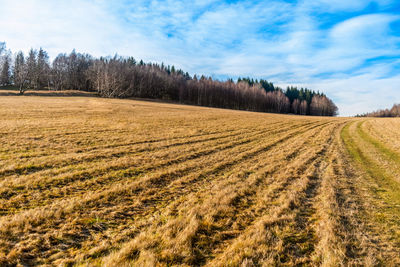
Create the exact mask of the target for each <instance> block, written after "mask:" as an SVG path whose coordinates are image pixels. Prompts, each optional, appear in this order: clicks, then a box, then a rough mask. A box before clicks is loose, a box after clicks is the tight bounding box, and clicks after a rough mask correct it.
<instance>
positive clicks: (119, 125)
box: [0, 95, 400, 266]
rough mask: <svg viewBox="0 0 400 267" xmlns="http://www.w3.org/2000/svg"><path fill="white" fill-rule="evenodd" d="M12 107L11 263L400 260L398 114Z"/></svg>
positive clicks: (7, 143) (22, 100)
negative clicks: (338, 115) (359, 115)
mask: <svg viewBox="0 0 400 267" xmlns="http://www.w3.org/2000/svg"><path fill="white" fill-rule="evenodd" d="M0 99H1V105H0V140H1V148H0V266H15V265H18V264H20V265H27V266H31V265H49V266H53V265H61V266H64V265H65V266H87V265H88V266H124V265H126V266H130V265H133V266H165V265H182V266H192V265H195V266H198V265H205V266H260V265H264V266H271V265H272V266H273V265H286V266H292V265H313V266H315V265H323V266H340V265H342V266H348V265H373V266H375V265H382V266H396V265H399V264H400V131H399V129H400V120H399V119H356V118H323V117H303V116H290V115H276V114H265V113H253V112H244V111H232V110H222V109H211V108H202V107H194V106H184V105H173V104H162V103H155V102H145V101H136V100H118V99H101V98H95V97H56V96H52V97H49V96H47V97H46V96H9V95H7V96H0Z"/></svg>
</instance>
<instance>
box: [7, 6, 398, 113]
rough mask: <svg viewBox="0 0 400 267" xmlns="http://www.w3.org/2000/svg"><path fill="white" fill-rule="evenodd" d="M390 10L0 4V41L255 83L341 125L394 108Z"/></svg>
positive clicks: (394, 29) (394, 19) (394, 42)
mask: <svg viewBox="0 0 400 267" xmlns="http://www.w3.org/2000/svg"><path fill="white" fill-rule="evenodd" d="M399 7H400V5H399V4H397V3H396V1H390V0H380V1H365V0H355V1H344V0H337V1H328V0H316V1H311V0H299V1H283V0H282V1H278V0H275V1H274V0H273V1H213V0H195V1H190V3H188V1H181V0H175V1H172V0H164V1H161V0H153V1H141V0H137V1H101V0H97V1H89V0H86V1H85V0H82V1H78V0H72V1H65V0H60V1H50V0H37V1H33V0H21V1H5V0H0V29H2V30H1V34H0V38H1V39H3V40H4V41H6V42H7V46H8V47H9V48H11V49H12V50H13V51H17V50H23V51H25V52H26V51H27V50H28V49H29V48H30V47H40V46H41V47H43V48H44V49H46V50H47V51H48V52H49V54H50V55H51V57H55V56H56V55H57V53H59V52H67V51H71V50H72V49H73V48H76V49H77V50H78V51H82V52H88V53H91V54H93V55H95V56H100V55H113V54H115V53H118V54H121V55H132V56H134V57H136V58H140V59H143V60H145V61H157V62H162V61H163V62H166V63H168V64H174V65H176V66H178V67H180V68H183V69H184V70H188V71H189V72H191V73H199V74H206V75H211V76H213V77H216V78H221V79H223V78H226V77H234V78H236V77H238V76H253V77H258V78H265V79H269V80H271V81H273V82H274V83H276V84H278V85H281V86H286V85H288V84H295V85H299V86H308V87H310V88H313V89H315V90H321V91H324V92H327V94H328V95H329V96H330V97H332V98H333V99H334V101H335V102H336V103H337V104H338V106H339V109H340V114H341V115H354V114H356V113H361V112H367V111H370V110H371V109H376V108H381V107H385V106H390V105H391V104H393V103H392V102H393V101H400V98H399V95H400V93H399V92H398V89H399V88H398V85H399V84H400V83H399V80H400V76H399V74H398V73H399V72H398V71H399V70H400V63H399V59H400V30H399V28H400V27H399V25H400V16H398V15H397V14H399V12H398V11H399V9H400V8H399Z"/></svg>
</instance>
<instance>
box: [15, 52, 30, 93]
mask: <svg viewBox="0 0 400 267" xmlns="http://www.w3.org/2000/svg"><path fill="white" fill-rule="evenodd" d="M13 73H14V84H15V85H16V86H18V87H19V93H20V94H23V93H24V92H25V90H26V85H27V82H28V81H27V77H28V67H27V65H26V63H25V57H24V53H22V51H20V52H18V54H17V56H16V57H15V61H14V68H13Z"/></svg>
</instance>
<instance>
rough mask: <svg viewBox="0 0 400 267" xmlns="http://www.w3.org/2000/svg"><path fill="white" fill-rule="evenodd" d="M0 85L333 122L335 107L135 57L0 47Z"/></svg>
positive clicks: (312, 95)
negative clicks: (52, 56) (53, 53)
mask: <svg viewBox="0 0 400 267" xmlns="http://www.w3.org/2000/svg"><path fill="white" fill-rule="evenodd" d="M0 53H1V65H0V66H1V71H0V76H1V77H0V85H2V86H6V85H14V86H17V87H18V88H19V90H20V93H21V94H23V93H24V92H25V91H26V90H29V89H51V90H84V91H95V92H98V93H99V95H100V96H103V97H118V98H127V97H137V98H150V99H160V100H168V101H174V102H178V103H183V104H191V105H200V106H208V107H219V108H230V109H239V110H249V111H261V112H274V113H293V114H301V115H318V116H335V115H336V114H337V107H336V105H335V104H334V103H333V102H332V100H330V99H329V98H328V97H326V96H325V95H324V94H322V93H319V92H315V91H312V90H309V89H307V88H300V89H298V88H297V87H288V88H287V89H286V90H283V89H281V88H279V87H277V86H274V85H273V83H271V82H268V81H266V80H263V79H261V80H257V79H256V80H254V79H250V78H239V79H238V80H237V81H236V82H235V81H233V80H232V79H228V80H227V81H219V80H215V79H212V78H211V77H206V76H204V75H202V76H197V75H194V76H191V75H190V74H189V73H188V72H184V71H183V70H180V69H176V68H175V67H174V66H170V65H164V63H161V64H156V63H145V62H143V61H142V60H140V61H139V62H137V61H136V60H135V58H133V57H121V56H117V55H116V56H114V57H100V58H95V57H92V56H91V55H89V54H81V53H77V52H76V51H75V50H73V51H72V52H71V53H69V54H66V53H61V54H59V55H58V56H57V57H56V58H55V59H54V60H53V61H52V62H50V60H49V56H48V54H47V52H46V51H44V50H43V49H42V48H40V49H39V50H35V49H31V50H30V51H29V53H28V55H24V53H23V52H21V51H20V52H18V53H16V54H15V55H14V56H12V53H11V51H9V50H7V49H6V48H5V44H4V43H2V44H0Z"/></svg>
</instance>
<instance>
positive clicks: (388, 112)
mask: <svg viewBox="0 0 400 267" xmlns="http://www.w3.org/2000/svg"><path fill="white" fill-rule="evenodd" d="M356 117H400V104H394V105H393V107H392V108H391V109H380V110H377V111H373V112H368V113H365V114H361V115H356Z"/></svg>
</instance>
